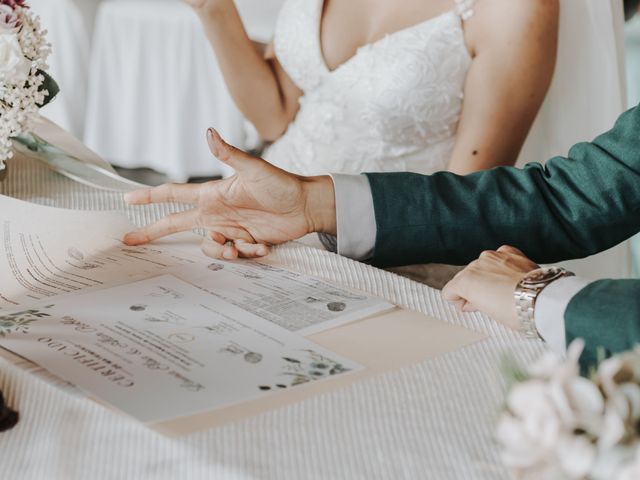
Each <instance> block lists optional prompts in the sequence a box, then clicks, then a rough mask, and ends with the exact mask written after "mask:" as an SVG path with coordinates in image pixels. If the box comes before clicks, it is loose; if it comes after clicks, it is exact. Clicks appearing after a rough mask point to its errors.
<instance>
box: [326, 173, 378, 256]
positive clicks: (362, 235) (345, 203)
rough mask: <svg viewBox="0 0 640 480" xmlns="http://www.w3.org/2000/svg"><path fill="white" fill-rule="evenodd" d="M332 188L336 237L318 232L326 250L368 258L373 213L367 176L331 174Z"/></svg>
mask: <svg viewBox="0 0 640 480" xmlns="http://www.w3.org/2000/svg"><path fill="white" fill-rule="evenodd" d="M331 179H332V180H333V185H334V187H335V191H336V226H337V233H338V238H337V242H336V239H335V238H332V237H328V236H327V235H320V240H321V241H322V243H323V244H324V246H325V247H327V248H328V249H329V250H332V251H336V250H337V253H338V254H339V255H342V256H344V257H348V258H352V259H354V260H361V261H362V260H368V259H370V258H371V257H372V256H373V249H374V247H375V245H376V233H377V230H378V229H377V227H376V214H375V209H374V207H373V196H372V195H371V186H370V185H369V179H368V178H367V177H366V176H365V175H343V174H332V175H331Z"/></svg>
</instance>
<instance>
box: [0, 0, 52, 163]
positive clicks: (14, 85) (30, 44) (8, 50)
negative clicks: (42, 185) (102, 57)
mask: <svg viewBox="0 0 640 480" xmlns="http://www.w3.org/2000/svg"><path fill="white" fill-rule="evenodd" d="M45 35H46V31H44V30H43V29H42V28H41V26H40V20H39V18H38V17H37V16H36V15H34V14H33V13H32V12H31V10H30V9H29V7H28V6H27V5H26V2H25V0H0V171H3V170H4V169H5V168H6V166H5V161H6V160H8V159H9V158H11V157H12V155H13V151H12V139H14V138H16V137H18V136H20V135H24V134H26V133H28V132H29V131H30V129H31V128H32V121H33V120H34V119H35V118H36V117H37V115H38V110H39V109H40V108H41V107H43V106H45V105H46V104H47V103H49V102H50V101H51V100H52V99H53V98H54V97H55V96H56V94H57V93H58V86H57V84H56V82H55V81H54V80H53V78H51V76H49V74H47V72H46V71H47V68H48V67H47V58H48V56H49V54H50V53H51V45H49V44H48V43H47V41H46V38H45Z"/></svg>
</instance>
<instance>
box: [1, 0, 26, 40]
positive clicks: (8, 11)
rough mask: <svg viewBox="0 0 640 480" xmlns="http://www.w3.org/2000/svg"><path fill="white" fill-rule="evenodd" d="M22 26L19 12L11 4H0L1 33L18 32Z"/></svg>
mask: <svg viewBox="0 0 640 480" xmlns="http://www.w3.org/2000/svg"><path fill="white" fill-rule="evenodd" d="M21 26H22V22H21V21H20V15H19V14H18V12H16V11H15V10H14V9H13V8H11V7H10V6H9V5H5V4H0V34H4V33H18V31H19V30H20V27H21Z"/></svg>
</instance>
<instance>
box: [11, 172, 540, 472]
mask: <svg viewBox="0 0 640 480" xmlns="http://www.w3.org/2000/svg"><path fill="white" fill-rule="evenodd" d="M0 193H2V194H4V195H9V196H12V197H16V198H20V199H24V200H27V201H31V202H34V203H39V204H44V205H50V206H56V207H63V208H75V209H84V210H105V209H126V211H127V214H128V215H129V216H130V218H131V219H132V220H133V221H134V222H135V223H138V224H141V223H144V222H148V221H150V220H153V219H154V218H157V217H158V216H159V215H162V214H165V213H167V211H169V210H171V209H172V207H170V206H161V207H152V208H148V207H137V208H127V207H125V205H124V204H123V202H122V200H121V198H120V195H117V194H112V193H107V192H101V191H97V190H93V189H91V188H88V187H85V186H82V185H78V184H76V183H73V182H71V181H70V180H67V179H66V178H63V177H61V176H60V175H58V174H55V173H53V172H51V171H49V170H47V169H46V168H44V167H42V166H41V165H40V164H39V163H37V162H36V161H32V160H29V159H20V161H19V162H18V161H13V162H11V163H10V165H9V175H8V177H7V179H6V180H5V181H4V182H2V183H0ZM87 228H90V226H87ZM273 255H274V258H275V259H277V260H278V261H279V262H281V264H282V265H283V266H285V267H286V268H289V269H292V270H297V271H301V272H304V273H307V274H310V275H315V276H318V277H322V278H325V279H327V280H329V281H332V282H336V283H338V284H341V285H346V286H349V287H353V288H357V289H361V290H364V291H368V292H370V293H372V294H375V295H379V296H381V297H384V298H386V299H388V300H390V301H392V302H394V303H396V304H398V305H401V306H403V307H405V308H409V309H413V310H417V311H421V312H424V313H425V314H427V315H432V316H435V317H437V318H440V319H442V320H444V321H446V322H450V323H453V324H456V325H462V326H465V327H468V328H471V329H474V330H477V331H480V332H484V333H485V334H487V335H488V339H486V340H484V341H482V342H480V343H477V344H474V345H471V346H468V347H465V348H463V349H461V350H458V351H455V352H451V353H448V354H446V355H443V356H441V357H438V358H436V359H433V360H430V361H425V362H423V363H420V364H418V365H415V366H412V367H409V368H404V369H402V370H400V371H397V372H393V373H389V374H386V375H383V376H380V377H377V378H374V379H370V380H368V381H364V382H361V383H357V384H354V385H352V386H350V387H349V388H345V389H343V390H340V391H337V392H334V393H330V394H325V395H322V396H318V397H315V398H313V399H310V400H307V401H305V402H302V403H299V404H296V405H293V406H290V407H286V408H282V409H279V410H276V411H273V412H270V413H267V414H264V415H261V416H258V417H254V418H250V419H247V420H245V421H242V422H240V423H237V424H232V425H228V426H226V427H223V428H219V429H215V430H210V431H205V432H200V433H197V434H194V435H190V436H187V437H183V438H180V439H168V438H164V437H162V436H160V435H158V434H156V433H154V432H152V431H149V430H147V429H146V428H145V427H143V426H142V425H140V424H138V423H136V422H135V421H133V420H130V419H128V418H126V417H124V416H122V415H120V414H118V413H116V412H113V411H111V410H108V409H106V408H104V407H101V406H99V405H98V404H95V403H93V402H91V401H89V400H86V399H84V398H81V397H79V396H77V395H73V394H70V393H69V392H66V391H63V390H61V389H60V388H57V387H55V386H53V385H52V384H50V383H48V382H46V381H44V380H42V379H41V378H39V377H37V376H34V375H32V374H30V373H28V372H27V371H26V370H24V369H22V368H19V367H17V366H15V365H12V364H10V363H9V362H7V361H4V360H2V359H0V388H1V389H2V390H3V391H4V393H5V395H6V397H7V399H8V402H9V404H10V405H12V406H15V407H16V408H17V409H19V411H20V413H21V420H20V423H19V424H18V426H17V427H16V428H15V429H14V430H12V431H9V432H7V433H3V434H0V465H1V467H0V469H1V475H2V478H7V479H13V478H20V479H22V480H27V479H43V478H47V479H65V480H69V479H87V478H91V479H124V478H135V479H176V478H189V479H210V478H224V479H226V478H229V479H277V480H284V479H292V480H300V479H360V478H362V479H368V480H370V479H388V478H395V479H416V478H434V479H448V478H451V479H475V478H482V479H484V478H486V479H496V478H499V479H500V478H509V477H508V474H507V472H506V471H505V470H504V468H503V467H502V466H501V465H500V461H499V454H498V449H497V447H496V444H495V441H494V439H493V431H494V425H495V421H496V418H497V415H498V413H499V410H500V406H501V402H502V400H503V395H504V385H503V383H502V380H501V375H500V372H499V365H500V361H501V359H502V358H503V355H505V353H510V354H512V355H513V356H514V357H515V358H516V359H518V360H519V361H520V362H522V363H526V362H529V361H531V360H532V359H534V358H536V357H537V356H538V355H540V354H541V353H542V352H543V349H544V346H543V345H542V344H541V343H540V342H536V341H529V340H526V339H524V338H522V337H521V336H519V335H518V334H516V333H514V332H512V331H509V330H507V329H505V328H502V327H500V326H498V325H496V324H495V323H493V322H491V321H490V320H489V319H487V318H485V317H483V316H482V315H479V314H460V313H458V312H457V311H455V310H454V309H453V308H451V306H449V305H448V304H446V302H444V301H443V300H442V299H441V296H440V293H439V292H438V291H435V290H432V289H430V288H428V287H426V286H424V285H421V284H418V283H415V282H412V281H410V280H407V279H405V278H401V277H398V276H396V275H393V274H391V273H388V272H384V271H382V270H378V269H375V268H372V267H370V266H367V265H364V264H360V263H356V262H353V261H350V260H348V259H345V258H341V257H338V256H336V255H333V254H331V253H328V252H324V251H321V250H316V249H311V248H308V247H304V246H302V245H299V244H295V243H292V244H289V245H286V246H283V247H280V248H277V249H276V250H275V252H274V253H273ZM363 341H366V339H363ZM390 348H401V346H390Z"/></svg>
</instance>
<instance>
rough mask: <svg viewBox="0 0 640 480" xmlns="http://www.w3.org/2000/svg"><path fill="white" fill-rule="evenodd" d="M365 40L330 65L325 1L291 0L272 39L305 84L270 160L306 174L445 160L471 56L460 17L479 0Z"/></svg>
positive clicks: (413, 167)
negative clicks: (323, 31) (324, 38)
mask: <svg viewBox="0 0 640 480" xmlns="http://www.w3.org/2000/svg"><path fill="white" fill-rule="evenodd" d="M456 1H457V4H458V8H456V9H454V10H452V11H450V12H447V13H444V14H442V15H440V16H438V17H435V18H433V19H430V20H427V21H425V22H422V23H420V24H418V25H415V26H413V27H409V28H406V29H404V30H400V31H398V32H395V33H392V34H389V35H387V36H385V37H384V38H382V39H381V40H379V41H377V42H374V43H371V44H368V45H366V46H364V47H362V48H360V49H359V50H358V51H357V53H356V54H355V56H354V57H352V58H351V59H350V60H347V61H346V62H345V63H343V64H342V65H340V66H339V67H337V68H336V69H335V70H333V71H331V70H329V68H328V66H327V64H326V63H325V61H324V57H323V54H322V47H321V43H320V24H321V19H322V9H323V4H324V0H287V1H286V2H285V4H284V6H283V9H282V12H281V14H280V17H279V20H278V24H277V27H276V34H275V39H274V44H275V52H276V55H277V57H278V60H279V62H280V63H281V64H282V66H283V68H284V69H285V71H286V72H287V74H288V75H289V76H290V77H291V79H292V80H293V81H294V82H295V83H296V85H297V86H298V87H299V88H300V89H301V90H302V91H303V92H304V95H303V96H302V97H301V98H300V110H299V111H298V114H297V116H296V118H295V119H294V121H293V122H292V123H291V124H290V125H289V128H288V130H287V131H286V133H285V134H284V135H283V136H282V137H281V138H280V139H279V140H278V141H276V142H275V143H274V144H273V145H272V146H271V147H270V148H269V149H268V150H267V152H266V154H265V157H266V158H267V160H269V161H270V162H272V163H274V164H276V165H278V166H280V167H282V168H285V169H287V170H289V171H293V172H296V173H299V174H304V175H317V174H325V173H328V172H334V173H338V172H343V173H360V172H375V171H414V172H419V173H431V172H434V171H438V170H442V169H445V168H446V166H447V163H448V160H449V158H450V155H451V152H452V149H453V146H454V144H455V138H456V131H457V127H458V121H459V118H460V113H461V110H462V101H463V93H464V83H465V78H466V75H467V71H468V69H469V66H470V64H471V58H470V56H469V53H468V50H467V48H466V45H465V41H464V32H463V28H462V20H461V19H464V18H468V17H469V16H470V15H471V14H472V12H473V11H472V10H471V7H472V3H473V0H456Z"/></svg>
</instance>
